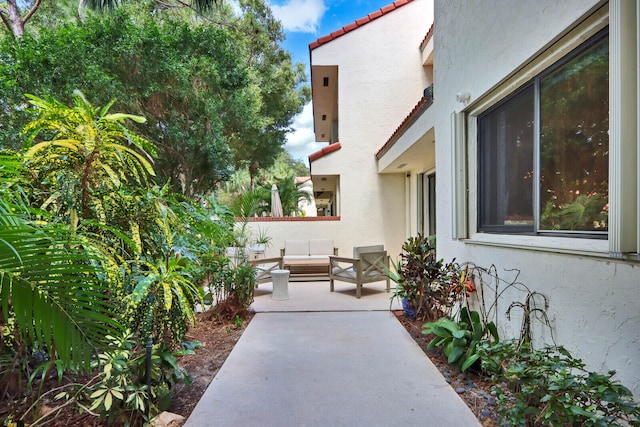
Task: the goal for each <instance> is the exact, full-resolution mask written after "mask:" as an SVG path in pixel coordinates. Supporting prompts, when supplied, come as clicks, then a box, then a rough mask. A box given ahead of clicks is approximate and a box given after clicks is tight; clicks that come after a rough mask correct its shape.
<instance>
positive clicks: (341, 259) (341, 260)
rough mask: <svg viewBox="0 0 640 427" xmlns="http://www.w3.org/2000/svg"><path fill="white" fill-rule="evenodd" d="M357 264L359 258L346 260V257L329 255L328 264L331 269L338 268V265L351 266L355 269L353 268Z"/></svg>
mask: <svg viewBox="0 0 640 427" xmlns="http://www.w3.org/2000/svg"><path fill="white" fill-rule="evenodd" d="M359 262H360V259H359V258H348V257H340V256H334V255H329V264H330V265H331V268H333V267H336V266H339V264H340V263H343V264H351V265H352V266H353V267H354V268H355V266H356V265H357V264H358V263H359Z"/></svg>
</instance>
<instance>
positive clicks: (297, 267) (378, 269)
mask: <svg viewBox="0 0 640 427" xmlns="http://www.w3.org/2000/svg"><path fill="white" fill-rule="evenodd" d="M249 262H250V263H251V265H253V266H254V267H255V268H256V285H257V284H260V283H265V282H272V283H273V293H272V298H273V299H276V300H281V299H288V298H289V294H288V282H289V280H296V281H300V280H329V282H330V290H331V292H333V291H334V281H335V280H339V281H342V282H347V283H353V284H355V285H356V298H360V297H361V296H362V285H363V284H366V283H372V282H379V281H383V280H385V281H386V283H387V292H389V291H390V280H389V277H388V276H387V274H386V269H388V268H389V255H388V254H387V252H386V251H385V249H384V246H383V245H369V246H355V247H354V248H353V257H352V258H349V257H339V256H338V248H336V247H334V242H333V240H331V239H309V240H300V239H298V240H285V242H284V248H282V249H281V250H280V256H279V257H273V258H264V259H254V260H250V261H249Z"/></svg>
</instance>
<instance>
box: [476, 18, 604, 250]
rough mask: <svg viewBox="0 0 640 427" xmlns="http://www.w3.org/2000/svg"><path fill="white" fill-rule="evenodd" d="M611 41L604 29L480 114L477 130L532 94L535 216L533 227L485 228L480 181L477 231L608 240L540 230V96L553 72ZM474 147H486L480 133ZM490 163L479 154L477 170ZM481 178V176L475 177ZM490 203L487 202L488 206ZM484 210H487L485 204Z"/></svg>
mask: <svg viewBox="0 0 640 427" xmlns="http://www.w3.org/2000/svg"><path fill="white" fill-rule="evenodd" d="M608 38H609V27H608V26H605V27H604V28H602V29H600V30H599V31H597V32H596V33H595V34H593V35H591V36H590V37H589V38H588V39H586V40H584V41H583V42H582V43H581V44H579V45H578V46H576V47H575V48H574V49H572V50H571V51H570V52H569V53H568V54H566V55H565V56H563V57H561V58H559V59H558V60H557V61H556V62H554V63H553V64H551V65H550V66H549V67H547V68H546V69H544V70H542V71H540V72H539V73H538V74H537V75H535V76H534V77H533V78H532V79H531V80H529V81H525V82H523V83H522V85H521V86H520V87H518V88H517V89H516V90H514V91H513V92H512V93H509V94H508V95H507V96H505V97H504V98H503V99H500V100H498V101H497V102H496V103H494V104H493V105H491V106H489V107H488V108H486V109H485V110H483V111H482V112H480V113H478V114H477V115H476V116H475V120H476V124H477V127H478V128H479V127H480V126H479V123H480V121H481V120H482V119H484V118H485V117H487V116H488V115H489V114H491V113H493V112H496V111H497V110H499V109H500V108H501V107H502V106H504V104H506V103H508V102H510V101H513V100H515V99H516V98H518V97H520V96H521V95H523V94H524V95H525V96H526V93H527V92H528V91H531V93H530V95H529V96H530V97H531V98H530V101H532V103H531V108H532V111H531V116H530V117H531V118H532V121H533V126H532V129H531V131H532V134H531V136H532V153H531V162H532V173H533V175H532V180H531V187H532V188H531V190H532V195H531V197H532V198H531V208H532V209H531V215H532V216H533V223H532V224H530V225H507V224H484V225H483V223H482V214H481V213H480V211H481V209H480V207H481V199H482V197H483V191H484V188H485V187H484V186H483V185H481V184H480V182H479V181H480V180H479V179H478V184H477V185H478V197H477V200H476V202H477V203H476V206H477V208H478V215H477V223H476V229H477V230H479V231H481V232H483V233H504V234H518V235H522V234H529V235H539V236H545V235H563V236H573V237H580V238H589V239H607V238H608V230H607V231H593V230H588V231H587V230H550V229H543V228H542V226H541V218H540V216H541V193H540V192H541V190H542V189H541V178H540V177H541V175H542V172H541V168H542V166H541V163H540V150H541V125H542V123H541V118H540V108H541V93H542V82H543V80H544V79H545V78H546V77H548V76H549V75H552V74H553V73H554V72H556V71H558V70H560V69H562V68H563V67H564V66H565V65H567V64H568V63H570V62H571V61H573V60H574V59H576V58H578V57H580V56H581V55H583V54H584V53H585V52H588V51H589V50H590V49H591V48H593V47H594V46H596V45H598V44H599V43H601V42H602V41H603V40H604V39H607V40H608ZM474 143H475V144H477V145H478V146H479V145H480V144H484V142H481V140H480V135H479V133H478V134H477V135H476V138H475V140H474ZM484 161H487V160H486V158H485V157H484V153H483V152H481V151H480V150H478V153H477V158H476V162H477V165H478V169H479V168H480V165H481V163H483V162H484ZM476 176H479V175H476ZM485 203H488V202H485ZM482 206H485V205H484V204H483V205H482Z"/></svg>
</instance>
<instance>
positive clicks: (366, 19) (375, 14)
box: [309, 0, 413, 50]
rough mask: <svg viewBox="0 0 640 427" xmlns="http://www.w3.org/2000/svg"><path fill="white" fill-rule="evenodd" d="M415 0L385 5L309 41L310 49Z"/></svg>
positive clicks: (404, 0) (403, 0)
mask: <svg viewBox="0 0 640 427" xmlns="http://www.w3.org/2000/svg"><path fill="white" fill-rule="evenodd" d="M412 1H413V0H396V1H394V2H393V3H392V4H390V5H388V6H384V7H382V8H380V10H377V11H375V12H371V13H370V14H369V15H367V16H365V17H363V18H360V19H358V20H356V21H355V22H352V23H351V24H348V25H345V26H344V27H342V28H341V29H339V30H337V31H334V32H332V33H331V34H329V35H328V36H324V37H320V38H319V39H317V40H315V41H313V42H311V43H309V50H313V49H315V48H317V47H319V46H322V45H323V44H325V43H329V42H330V41H332V40H335V39H337V38H338V37H340V36H342V35H344V34H346V33H348V32H349V31H353V30H355V29H356V28H360V27H361V26H363V25H366V24H368V23H369V22H371V21H373V20H375V19H378V18H380V17H381V16H384V15H386V14H387V13H389V12H393V11H394V10H396V9H397V8H399V7H402V6H404V5H406V4H408V3H411V2H412Z"/></svg>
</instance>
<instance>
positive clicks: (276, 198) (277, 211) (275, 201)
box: [271, 184, 283, 216]
mask: <svg viewBox="0 0 640 427" xmlns="http://www.w3.org/2000/svg"><path fill="white" fill-rule="evenodd" d="M271 216H283V214H282V202H281V201H280V193H278V187H277V186H276V185H275V184H273V185H272V186H271Z"/></svg>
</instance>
